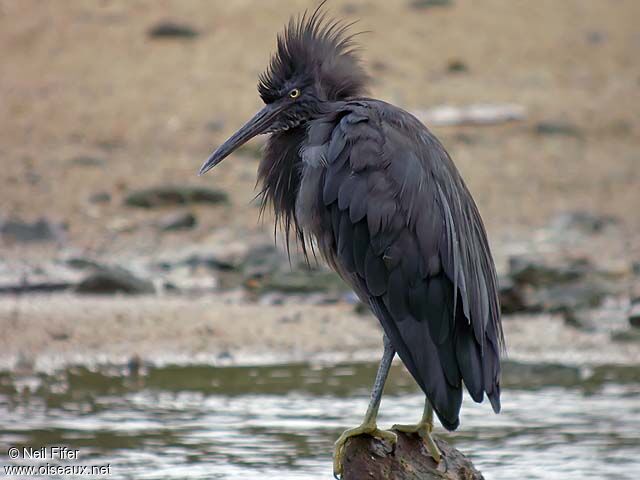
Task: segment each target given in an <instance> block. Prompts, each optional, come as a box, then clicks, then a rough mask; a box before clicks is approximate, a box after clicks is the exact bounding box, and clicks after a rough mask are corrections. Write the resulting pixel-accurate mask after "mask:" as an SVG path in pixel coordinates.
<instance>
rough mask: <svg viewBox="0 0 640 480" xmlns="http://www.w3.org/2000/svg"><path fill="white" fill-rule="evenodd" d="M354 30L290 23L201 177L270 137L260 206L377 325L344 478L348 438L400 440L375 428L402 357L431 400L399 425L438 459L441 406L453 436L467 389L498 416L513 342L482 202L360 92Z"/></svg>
mask: <svg viewBox="0 0 640 480" xmlns="http://www.w3.org/2000/svg"><path fill="white" fill-rule="evenodd" d="M348 27H349V25H344V24H342V23H340V22H335V21H328V20H327V19H326V16H325V14H324V13H323V12H322V11H321V9H320V7H318V9H316V10H315V12H314V13H313V14H311V15H307V14H305V15H303V16H302V17H301V18H298V19H292V20H290V21H289V24H288V25H287V26H286V28H285V30H284V32H283V33H282V34H281V35H279V36H278V41H277V51H276V53H275V55H274V56H273V57H272V59H271V62H270V64H269V67H268V68H267V70H266V71H265V72H264V73H263V74H262V75H261V76H260V79H259V84H258V91H259V93H260V97H261V98H262V100H263V101H264V103H265V106H264V108H263V109H262V110H260V111H259V112H258V113H257V114H256V115H255V116H254V117H253V118H252V119H251V120H249V121H248V122H247V123H246V124H245V125H244V126H243V127H242V128H240V130H238V131H237V132H236V133H234V134H233V135H232V136H231V137H230V138H229V139H228V140H227V141H225V142H224V143H223V144H222V145H221V146H220V147H219V148H218V149H217V150H216V151H215V152H213V154H212V155H211V156H210V157H209V159H208V160H207V161H206V162H205V163H204V164H203V165H202V168H201V169H200V174H203V173H205V172H207V171H209V170H210V169H211V168H213V167H214V166H216V165H217V164H218V163H220V162H221V161H222V160H223V159H224V158H225V157H227V156H228V155H229V154H231V153H232V152H233V151H234V150H235V149H237V148H238V147H239V146H240V145H242V144H244V143H245V142H247V141H248V140H249V139H251V138H252V137H254V136H256V135H259V134H264V133H269V134H271V135H270V137H269V139H268V142H267V145H266V149H265V152H264V158H263V159H262V160H261V162H260V166H259V169H258V176H259V180H260V181H261V184H262V190H261V197H262V202H263V207H264V206H267V205H270V206H272V207H273V209H274V210H275V215H276V221H277V222H279V223H280V224H281V225H282V227H283V229H284V231H285V233H286V237H287V242H288V241H289V240H288V239H289V234H290V233H292V234H293V236H294V237H295V238H296V239H297V240H298V241H299V244H300V245H301V246H302V249H303V250H304V251H305V254H306V251H307V249H308V248H309V245H311V246H312V248H314V246H317V248H318V249H319V251H320V252H321V254H322V256H323V257H324V258H325V259H326V261H327V262H328V264H329V265H330V266H331V267H332V268H333V269H334V270H335V271H336V272H337V273H338V274H339V275H340V276H341V277H342V278H343V279H344V280H345V281H346V282H347V283H348V284H349V285H350V286H351V287H352V288H353V290H354V291H355V292H356V294H357V295H358V296H359V297H360V299H361V300H362V301H363V302H364V303H365V304H367V305H369V306H370V308H371V310H372V311H373V313H374V314H375V316H376V317H377V318H378V320H379V321H380V324H381V325H382V328H383V330H384V342H383V343H384V353H383V356H382V361H381V362H380V367H379V369H378V373H377V375H376V379H375V383H374V386H373V391H372V393H371V402H370V404H369V407H368V409H367V412H366V415H365V418H364V421H363V422H362V424H361V425H360V426H359V427H356V428H353V429H350V430H347V431H346V432H344V433H343V434H342V435H341V436H340V438H339V439H338V440H337V442H336V445H335V453H334V471H335V473H336V475H337V474H340V473H341V469H342V456H343V453H344V445H345V442H346V441H347V439H348V438H349V437H352V436H354V435H359V434H369V435H373V436H375V437H379V438H382V439H386V440H389V441H391V442H394V441H395V439H396V436H395V434H394V433H392V432H390V431H384V430H380V429H378V427H377V425H376V417H377V413H378V407H379V404H380V399H381V396H382V389H383V386H384V383H385V380H386V377H387V374H388V372H389V367H390V365H391V360H392V359H393V357H394V356H395V354H396V352H397V353H398V355H399V356H400V358H401V360H402V361H403V363H404V365H405V366H406V368H407V369H408V370H409V372H410V373H411V375H412V376H413V378H414V379H415V381H416V382H417V383H418V385H419V386H420V388H421V389H422V391H423V392H424V394H425V395H426V401H425V409H424V413H423V416H422V419H421V420H420V422H419V423H418V424H416V425H396V426H395V427H394V428H395V429H397V430H400V431H404V432H414V433H417V434H419V435H420V436H421V437H422V438H423V439H424V442H425V446H426V447H427V449H428V451H429V452H430V454H431V455H432V456H433V458H434V459H435V460H436V461H439V460H440V452H439V450H438V448H437V446H436V444H435V442H434V441H433V439H432V437H431V431H432V429H433V412H434V411H435V413H436V415H437V416H438V418H439V420H440V422H441V423H442V425H443V426H444V427H445V428H446V429H447V430H454V429H456V428H457V427H458V425H459V413H460V406H461V403H462V389H463V384H464V385H465V386H466V388H467V390H468V392H469V394H470V395H471V397H472V398H473V399H474V400H475V401H476V402H481V401H482V400H483V397H484V395H485V394H486V395H487V397H488V398H489V401H490V402H491V406H492V407H493V410H494V411H495V412H498V411H499V410H500V353H501V351H502V349H503V345H504V340H503V335H502V327H501V324H500V306H499V303H498V289H497V280H496V272H495V267H494V263H493V259H492V256H491V252H490V250H489V244H488V242H487V235H486V233H485V229H484V226H483V223H482V219H481V218H480V214H479V212H478V209H477V207H476V205H475V203H474V201H473V198H472V197H471V194H470V193H469V190H468V189H467V187H466V186H465V184H464V182H463V180H462V178H461V176H460V174H459V173H458V170H457V169H456V167H455V166H454V164H453V161H452V160H451V158H450V157H449V155H448V154H447V151H446V150H445V149H444V147H443V146H442V144H441V143H440V142H439V141H438V140H437V139H436V137H435V136H434V135H433V134H432V133H431V132H430V131H429V130H428V129H427V128H425V126H424V125H423V124H422V123H421V122H420V121H419V120H417V119H416V118H415V117H413V116H412V115H411V114H409V113H407V112H406V111H404V110H402V109H400V108H398V107H395V106H393V105H390V104H388V103H385V102H383V101H380V100H374V99H371V98H368V97H366V96H364V93H365V85H366V83H367V76H366V74H365V72H364V70H363V69H362V67H361V65H360V62H359V60H358V58H357V55H356V53H355V51H354V44H353V36H352V35H348V34H347V28H348ZM287 244H288V243H287Z"/></svg>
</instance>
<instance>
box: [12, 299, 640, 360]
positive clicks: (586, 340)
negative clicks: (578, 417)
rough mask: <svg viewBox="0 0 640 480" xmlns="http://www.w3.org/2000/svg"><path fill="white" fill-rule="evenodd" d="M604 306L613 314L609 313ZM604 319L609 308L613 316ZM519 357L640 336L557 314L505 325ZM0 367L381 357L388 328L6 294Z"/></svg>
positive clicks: (260, 311)
mask: <svg viewBox="0 0 640 480" xmlns="http://www.w3.org/2000/svg"><path fill="white" fill-rule="evenodd" d="M605 312H606V311H605ZM605 315H606V313H605ZM503 323H504V327H505V335H506V337H507V339H508V355H509V358H511V359H514V360H523V361H531V362H541V361H542V362H561V363H568V364H586V365H588V364H602V363H622V364H630V363H637V362H640V342H613V341H612V340H611V335H610V331H607V330H598V331H595V332H588V331H583V330H577V329H575V328H573V327H569V326H566V325H565V324H564V322H563V321H562V319H561V318H559V317H554V316H549V315H537V316H529V315H528V316H513V317H506V318H505V320H504V321H503ZM0 329H1V330H2V331H3V332H4V333H3V335H2V337H1V338H0V352H1V353H0V368H1V369H7V368H15V367H16V366H17V367H20V368H24V367H28V368H35V369H36V370H43V371H50V370H53V369H56V368H59V367H62V366H64V365H67V364H82V365H95V364H111V363H115V364H124V363H126V362H127V361H128V360H129V359H131V358H132V357H134V356H139V357H140V358H141V359H142V360H143V361H145V362H150V363H153V364H166V363H179V364H183V363H207V364H257V363H277V362H292V361H325V360H326V361H340V360H354V359H356V360H360V359H374V358H377V356H378V355H379V351H380V347H381V329H380V327H379V326H378V325H377V322H376V320H375V319H374V318H373V317H372V316H369V315H358V314H357V313H355V312H354V308H353V305H350V304H347V303H338V304H335V305H320V306H318V305H308V304H304V303H296V302H295V301H291V302H289V303H287V304H285V305H260V304H251V303H249V304H247V303H245V302H243V303H240V302H239V301H238V299H236V298H234V297H233V294H226V296H220V297H215V298H214V297H211V298H184V297H179V298H170V297H138V298H129V297H121V298H117V299H113V298H99V297H89V298H87V297H77V296H73V295H70V294H61V295H51V296H31V297H23V298H16V297H14V298H9V297H5V298H1V299H0Z"/></svg>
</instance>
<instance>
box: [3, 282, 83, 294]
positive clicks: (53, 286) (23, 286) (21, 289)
mask: <svg viewBox="0 0 640 480" xmlns="http://www.w3.org/2000/svg"><path fill="white" fill-rule="evenodd" d="M73 286H74V283H73V282H70V281H66V280H45V281H38V282H32V281H24V282H17V283H8V284H7V283H0V294H3V293H8V294H11V295H18V294H23V293H52V292H62V291H64V290H68V289H70V288H71V287H73Z"/></svg>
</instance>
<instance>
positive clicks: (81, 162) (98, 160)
mask: <svg viewBox="0 0 640 480" xmlns="http://www.w3.org/2000/svg"><path fill="white" fill-rule="evenodd" d="M69 163H71V164H72V165H78V166H81V167H102V166H104V165H106V164H107V161H106V160H105V159H104V158H102V157H94V156H91V155H78V156H77V157H73V158H72V159H71V160H69Z"/></svg>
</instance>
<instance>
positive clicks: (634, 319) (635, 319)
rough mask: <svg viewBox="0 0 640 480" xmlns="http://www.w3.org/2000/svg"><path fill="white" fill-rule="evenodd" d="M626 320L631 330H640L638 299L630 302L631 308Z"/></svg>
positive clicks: (639, 299)
mask: <svg viewBox="0 0 640 480" xmlns="http://www.w3.org/2000/svg"><path fill="white" fill-rule="evenodd" d="M627 319H628V320H629V325H631V326H632V327H633V328H637V329H640V298H635V299H633V300H632V301H631V308H630V309H629V315H628V316H627Z"/></svg>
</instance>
